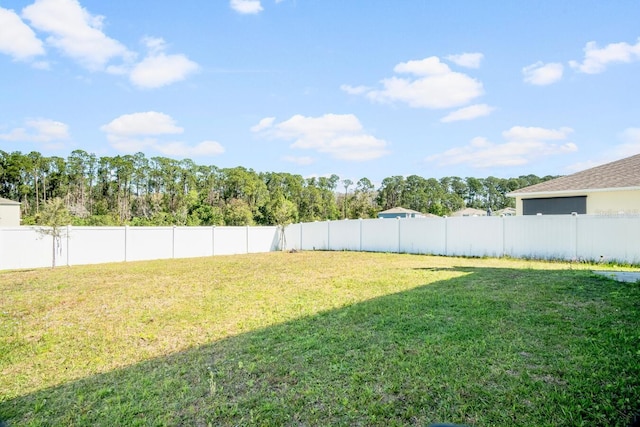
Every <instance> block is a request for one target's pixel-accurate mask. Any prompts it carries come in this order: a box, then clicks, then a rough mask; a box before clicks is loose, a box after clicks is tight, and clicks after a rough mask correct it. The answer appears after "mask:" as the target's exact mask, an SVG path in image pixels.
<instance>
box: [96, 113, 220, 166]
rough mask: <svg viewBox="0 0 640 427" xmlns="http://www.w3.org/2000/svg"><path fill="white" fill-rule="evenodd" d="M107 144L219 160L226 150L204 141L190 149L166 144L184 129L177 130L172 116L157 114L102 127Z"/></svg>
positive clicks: (124, 149) (122, 118)
mask: <svg viewBox="0 0 640 427" xmlns="http://www.w3.org/2000/svg"><path fill="white" fill-rule="evenodd" d="M100 130H102V131H103V132H105V133H106V134H107V140H108V141H109V143H110V144H111V146H112V147H113V148H115V149H116V150H118V151H122V152H127V153H135V152H138V151H146V150H155V151H158V152H160V153H162V154H164V155H167V156H181V157H189V156H198V157H203V156H215V155H219V154H222V153H224V147H223V146H222V145H221V144H220V143H219V142H216V141H203V142H201V143H199V144H197V145H194V146H190V145H188V144H185V143H184V142H181V141H168V142H166V141H162V140H161V139H160V138H161V137H163V136H166V135H175V134H181V133H183V132H184V129H183V128H181V127H179V126H177V125H176V122H175V120H174V119H173V118H172V117H171V116H169V115H168V114H164V113H159V112H156V111H147V112H143V113H133V114H124V115H122V116H120V117H117V118H115V119H113V120H112V121H111V122H109V123H108V124H106V125H104V126H102V127H100Z"/></svg>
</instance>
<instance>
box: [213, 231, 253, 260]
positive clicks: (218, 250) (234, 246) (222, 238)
mask: <svg viewBox="0 0 640 427" xmlns="http://www.w3.org/2000/svg"><path fill="white" fill-rule="evenodd" d="M247 239H248V236H247V227H216V229H215V233H214V237H213V254H214V255H237V254H246V253H247V251H248V247H247Z"/></svg>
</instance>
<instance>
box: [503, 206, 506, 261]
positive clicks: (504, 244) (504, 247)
mask: <svg viewBox="0 0 640 427" xmlns="http://www.w3.org/2000/svg"><path fill="white" fill-rule="evenodd" d="M505 218H506V216H504V215H503V216H502V258H504V257H505V256H507V254H506V253H505V252H506V250H507V242H506V240H507V234H506V233H507V231H506V226H505Z"/></svg>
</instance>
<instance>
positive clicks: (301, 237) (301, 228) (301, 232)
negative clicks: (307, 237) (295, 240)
mask: <svg viewBox="0 0 640 427" xmlns="http://www.w3.org/2000/svg"><path fill="white" fill-rule="evenodd" d="M302 224H303V223H300V250H302V228H303V227H302Z"/></svg>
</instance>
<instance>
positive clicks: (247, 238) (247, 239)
mask: <svg viewBox="0 0 640 427" xmlns="http://www.w3.org/2000/svg"><path fill="white" fill-rule="evenodd" d="M246 233H247V237H246V242H245V243H246V245H247V253H249V226H248V225H247V228H246Z"/></svg>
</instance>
